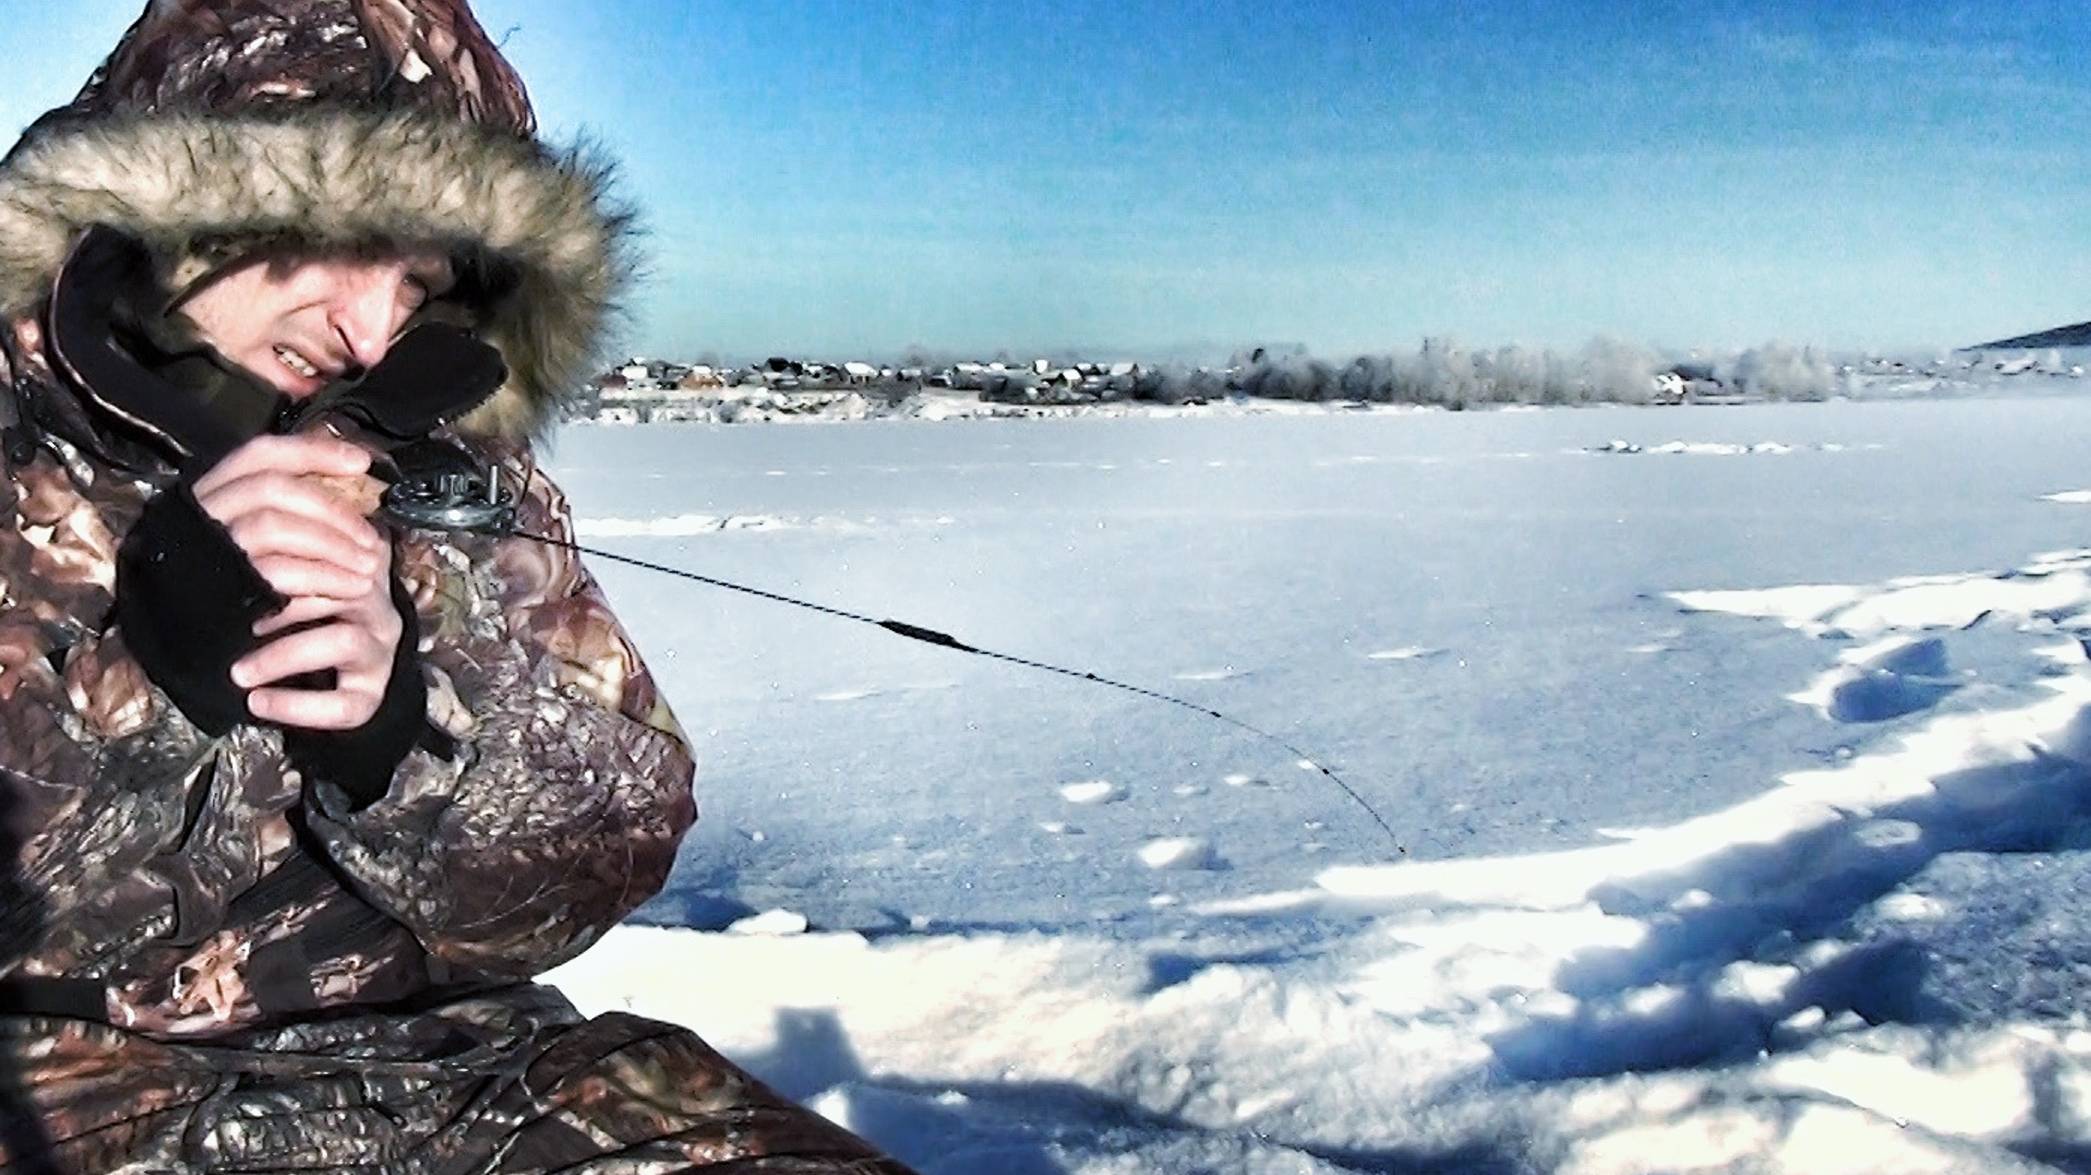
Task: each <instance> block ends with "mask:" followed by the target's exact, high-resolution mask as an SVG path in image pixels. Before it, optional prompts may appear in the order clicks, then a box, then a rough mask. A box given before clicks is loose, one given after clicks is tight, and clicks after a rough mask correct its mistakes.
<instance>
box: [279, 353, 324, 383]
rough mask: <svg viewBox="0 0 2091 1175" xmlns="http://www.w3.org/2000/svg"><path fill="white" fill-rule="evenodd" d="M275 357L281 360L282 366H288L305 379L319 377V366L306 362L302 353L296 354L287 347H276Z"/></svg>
mask: <svg viewBox="0 0 2091 1175" xmlns="http://www.w3.org/2000/svg"><path fill="white" fill-rule="evenodd" d="M276 358H278V359H281V360H282V361H283V366H285V367H288V368H290V369H291V370H292V371H295V372H297V373H298V374H299V375H302V376H304V377H305V378H306V379H318V378H319V368H317V367H314V366H313V365H312V364H310V363H307V362H306V361H305V357H304V356H303V355H300V354H298V353H297V352H296V351H293V350H291V349H290V348H289V347H278V348H276Z"/></svg>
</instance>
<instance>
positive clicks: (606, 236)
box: [0, 105, 633, 437]
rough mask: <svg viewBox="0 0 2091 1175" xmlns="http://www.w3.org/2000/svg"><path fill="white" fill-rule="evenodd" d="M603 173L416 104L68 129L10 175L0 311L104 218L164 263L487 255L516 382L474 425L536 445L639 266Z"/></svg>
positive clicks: (3, 192)
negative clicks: (408, 246) (238, 246)
mask: <svg viewBox="0 0 2091 1175" xmlns="http://www.w3.org/2000/svg"><path fill="white" fill-rule="evenodd" d="M608 181H609V167H608V165H607V164H606V163H604V162H603V161H601V160H599V159H596V158H593V157H591V156H590V155H589V154H588V153H587V152H585V151H581V150H574V151H567V152H558V151H554V150H551V149H548V148H546V147H544V146H542V145H540V144H538V143H537V142H535V141H533V140H529V139H524V138H521V137H518V136H515V135H512V134H508V133H504V132H501V131H498V130H494V129H491V128H487V127H483V126H479V125H475V124H472V123H467V122H462V121H458V120H455V119H445V118H441V117H438V116H436V115H433V114H431V113H426V112H423V111H420V110H413V109H398V110H392V111H378V110H372V109H368V108H356V107H348V106H333V105H313V106H307V107H304V108H294V109H291V110H286V111H280V112H271V113H267V114H261V115H245V116H238V117H226V116H222V115H196V114H175V115H146V116H129V117H115V118H105V119H97V120H94V121H88V122H82V121H74V120H64V121H59V122H55V123H51V124H49V125H44V126H40V127H38V128H36V129H35V130H33V131H32V132H31V135H30V137H29V138H27V139H25V140H24V141H23V142H22V143H21V144H20V145H18V146H17V147H16V148H15V150H14V152H13V153H12V154H11V155H10V156H9V157H8V159H7V161H6V163H5V164H4V166H0V315H5V316H7V317H9V318H13V317H16V316H20V315H22V314H25V313H29V312H32V311H33V310H34V309H35V308H36V307H37V306H38V305H39V304H40V303H41V301H42V300H43V299H44V297H45V296H46V295H47V293H48V292H49V289H50V284H51V279H52V277H53V276H54V275H55V274H56V272H57V270H58V267H59V264H60V262H62V261H63V260H64V258H65V256H66V253H67V251H68V249H69V248H70V247H71V244H72V241H73V239H74V238H75V237H76V236H77V235H78V234H79V233H80V232H81V231H82V230H84V229H85V228H87V227H88V226H90V225H94V224H106V225H109V226H111V227H114V228H118V229H121V230H123V231H126V232H128V233H131V234H133V235H136V236H138V237H139V238H141V239H143V240H144V241H145V242H146V243H147V244H148V245H149V246H150V247H152V248H153V249H154V251H155V252H156V253H159V254H160V255H162V256H182V255H185V254H190V253H192V252H194V251H195V249H196V248H197V246H198V245H199V244H202V243H208V242H211V241H213V240H223V239H225V238H235V239H236V238H242V237H258V238H266V239H270V240H272V241H276V242H289V243H296V244H299V245H306V246H313V247H319V248H332V247H347V248H354V247H359V246H368V245H372V244H381V243H390V244H402V243H433V244H437V245H441V246H443V247H446V248H452V249H460V250H467V251H480V252H483V254H484V255H486V256H488V257H490V258H491V259H493V260H494V261H496V262H497V263H498V264H499V265H500V266H501V267H502V268H503V269H504V270H506V271H507V276H508V277H509V278H510V280H509V281H507V282H505V283H504V287H503V290H502V292H501V294H500V295H499V297H498V298H496V299H495V300H494V301H493V302H492V304H490V305H488V306H486V307H483V308H482V313H481V316H480V333H481V334H482V336H483V337H484V338H486V339H487V341H488V342H490V343H492V344H493V345H494V346H495V347H497V348H498V349H499V350H500V351H501V352H502V355H503V357H504V358H505V359H506V360H507V362H508V366H509V370H510V376H509V381H508V383H507V385H506V386H504V387H503V388H502V389H501V391H500V392H499V393H497V394H496V396H495V397H494V399H493V400H492V401H490V402H489V403H488V404H487V405H486V406H485V407H483V408H481V409H480V410H479V411H477V412H475V413H474V414H473V415H472V416H471V417H470V418H468V419H467V420H466V421H465V422H464V426H465V427H466V428H467V429H468V430H469V431H475V432H482V433H492V434H498V435H503V436H510V437H521V436H526V435H531V434H534V433H537V432H540V431H542V430H543V429H544V428H545V427H546V426H547V425H548V424H549V423H550V422H551V421H552V419H553V418H554V416H555V415H556V410H557V409H558V407H559V406H560V405H562V404H563V403H565V402H566V401H567V400H568V399H569V398H570V397H571V396H572V395H573V392H574V389H575V388H576V387H577V386H578V384H579V382H580V381H581V380H582V379H583V378H584V377H585V375H586V372H587V368H588V365H589V361H590V360H591V359H592V358H593V357H594V353H595V350H596V347H597V346H598V345H599V343H600V341H601V335H602V333H603V331H604V329H605V326H606V324H607V321H608V319H609V317H610V315H611V314H612V313H613V308H614V306H615V303H616V300H617V297H618V295H619V293H620V291H621V289H622V287H623V286H624V284H625V282H626V281H627V279H628V278H629V276H630V274H631V272H632V268H633V262H632V258H631V253H630V248H629V239H630V226H629V217H628V216H627V214H626V213H625V212H623V211H622V210H621V209H619V208H618V207H617V206H616V204H615V202H614V201H613V200H612V198H611V197H610V195H609V192H608V190H607V189H608Z"/></svg>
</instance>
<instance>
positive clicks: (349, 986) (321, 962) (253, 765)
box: [0, 386, 905, 1173]
mask: <svg viewBox="0 0 2091 1175" xmlns="http://www.w3.org/2000/svg"><path fill="white" fill-rule="evenodd" d="M40 394H41V396H42V397H44V398H46V399H48V398H49V397H55V396H60V395H63V394H64V393H63V392H62V391H61V390H60V389H59V388H57V387H56V386H47V387H45V388H43V389H42V390H41V393H40ZM466 443H468V444H470V445H472V446H473V447H474V448H475V449H476V450H477V451H478V452H479V454H480V455H481V456H482V457H484V458H485V459H487V460H489V461H492V462H496V463H498V464H499V465H500V466H501V468H502V469H503V470H504V475H505V476H506V477H507V478H508V479H509V480H510V482H511V483H512V484H516V485H520V486H524V487H526V490H525V493H524V494H523V498H522V503H521V520H520V522H521V525H522V526H523V527H524V528H526V529H528V530H531V531H535V532H537V533H541V534H547V535H551V536H554V537H559V538H565V537H567V536H568V535H569V534H570V522H569V519H568V515H567V509H566V505H565V502H564V500H563V498H562V496H561V495H560V493H559V491H558V489H557V488H556V487H555V486H554V485H553V484H552V483H551V482H550V481H549V480H548V479H547V478H546V477H545V476H544V475H543V473H542V472H541V471H539V470H538V469H537V468H536V466H535V463H534V460H533V458H532V455H531V451H530V449H529V447H528V446H527V444H525V443H523V442H521V441H515V440H495V439H486V438H479V439H473V440H470V441H468V442H466ZM150 473H151V471H147V473H146V474H138V473H135V472H131V471H126V470H123V469H119V468H116V467H114V466H111V465H109V464H107V463H104V462H99V461H97V460H95V459H92V458H91V457H89V456H87V455H86V454H85V453H84V452H83V451H82V450H81V449H80V448H78V447H76V446H73V445H71V444H68V443H67V442H65V441H63V440H61V439H58V438H56V437H49V438H47V439H46V441H45V444H44V446H43V447H42V448H41V449H39V450H38V451H37V452H36V454H35V456H34V459H33V460H32V461H30V462H28V463H26V464H24V465H20V466H17V467H15V468H13V469H11V471H10V476H9V478H8V479H7V480H6V481H5V482H4V483H0V822H4V827H0V832H4V833H5V836H4V840H5V842H6V843H7V844H11V845H14V846H18V848H19V851H18V852H17V853H16V854H15V868H14V874H13V876H12V877H10V878H9V879H8V883H9V884H8V886H7V888H6V889H5V891H4V893H5V896H6V898H7V901H6V906H5V917H4V920H0V993H4V992H6V991H12V992H15V993H17V998H16V1001H15V1003H14V1004H12V1005H11V1004H10V1003H9V1000H8V997H7V996H6V995H5V994H0V1008H5V1007H12V1008H13V1010H11V1011H8V1012H0V1095H6V1096H4V1097H0V1116H5V1115H6V1114H7V1113H8V1112H9V1109H10V1107H9V1106H8V1105H7V1104H6V1101H7V1100H9V1099H11V1100H14V1101H17V1102H20V1103H22V1104H21V1105H20V1106H17V1107H13V1109H14V1112H15V1113H16V1114H17V1115H18V1116H26V1120H25V1121H17V1122H15V1123H14V1124H13V1125H12V1126H11V1127H9V1128H7V1129H4V1130H0V1160H4V1161H5V1164H6V1165H10V1166H11V1168H12V1169H20V1170H60V1171H81V1172H109V1171H141V1172H142V1171H175V1172H189V1171H199V1172H200V1171H251V1172H266V1171H292V1170H298V1171H310V1170H365V1171H397V1172H439V1171H440V1172H451V1171H486V1172H539V1171H560V1170H567V1171H617V1172H655V1171H678V1170H689V1169H693V1168H696V1169H703V1168H716V1169H719V1170H722V1171H724V1170H730V1171H748V1172H757V1171H778V1172H802V1171H803V1172H811V1171H824V1172H889V1173H890V1172H901V1171H904V1170H905V1168H903V1167H902V1166H900V1165H899V1164H897V1163H894V1162H892V1161H891V1160H887V1159H881V1158H879V1157H878V1156H877V1155H876V1154H875V1153H874V1152H872V1151H871V1150H870V1149H869V1148H868V1147H867V1146H865V1144H863V1143H862V1142H861V1141H859V1140H857V1139H855V1138H854V1137H853V1136H851V1135H849V1134H848V1133H846V1132H845V1131H843V1130H841V1129H840V1128H837V1127H835V1126H833V1125H831V1124H829V1123H827V1122H825V1121H824V1120H822V1119H820V1118H819V1117H818V1116H816V1115H814V1114H812V1113H810V1112H809V1111H806V1110H805V1109H803V1108H801V1107H799V1106H796V1105H794V1104H793V1103H791V1102H790V1101H788V1100H787V1099H784V1098H781V1097H779V1096H778V1095H776V1094H775V1093H773V1092H771V1091H770V1090H768V1089H766V1088H764V1087H763V1086H761V1085H760V1084H759V1083H757V1082H756V1081H755V1080H754V1079H753V1078H751V1077H749V1076H748V1075H747V1074H746V1073H744V1072H742V1071H741V1070H739V1069H737V1068H735V1067H734V1066H733V1065H732V1064H731V1063H729V1062H728V1061H726V1060H725V1059H724V1058H722V1057H720V1056H719V1055H718V1054H717V1053H715V1052H713V1051H712V1050H711V1049H709V1048H708V1047H707V1046H705V1045H704V1044H703V1043H702V1042H701V1041H700V1040H698V1039H697V1038H696V1037H695V1036H693V1035H692V1034H690V1033H688V1032H686V1031H684V1030H681V1029H677V1028H673V1027H670V1026H667V1025H663V1024H658V1023H654V1022H650V1021H646V1020H641V1019H638V1018H636V1017H631V1016H624V1015H611V1016H604V1017H599V1018H597V1019H594V1020H583V1019H582V1017H580V1016H579V1015H578V1014H577V1013H576V1012H574V1010H573V1009H572V1007H571V1006H570V1005H568V1004H567V1003H566V1002H565V1001H564V999H563V998H561V997H560V996H559V995H558V994H557V993H556V992H553V991H551V990H549V989H546V988H542V987H537V986H534V985H531V984H529V983H528V982H527V981H528V979H529V977H531V976H532V975H535V974H537V973H538V972H540V971H542V970H544V969H546V968H548V967H550V966H552V965H554V964H556V963H558V962H561V961H563V960H565V959H568V958H571V957H572V956H574V955H575V954H578V953H579V952H580V951H581V950H583V949H585V948H586V947H587V946H588V945H589V944H590V943H592V942H593V941H595V939H596V938H597V937H598V936H599V935H600V934H601V933H602V931H603V930H605V929H606V928H608V927H609V926H611V925H613V924H615V923H616V922H617V920H618V919H620V918H621V917H623V916H624V915H625V914H626V913H627V912H629V911H630V910H631V909H632V908H633V907H634V906H636V905H637V904H638V903H639V902H641V901H643V900H644V899H645V898H646V897H647V896H649V895H651V894H652V893H654V892H655V891H656V890H658V889H659V888H660V886H661V884H662V882H663V880H664V879H665V878H666V876H667V872H668V869H669V867H670V865H671V863H672V862H673V859H674V854H675V849H676V846H677V844H678V843H679V841H680V839H681V837H682V835H683V833H684V831H685V830H686V829H687V828H688V826H689V824H690V823H691V821H692V820H693V819H694V818H695V809H694V805H693V803H692V800H691V798H690V779H691V773H692V769H691V763H690V759H689V754H688V750H687V745H686V742H685V740H684V738H683V735H682V733H681V731H680V729H679V728H678V726H677V725H676V722H675V719H674V717H673V716H672V715H671V714H670V713H669V711H668V708H667V706H666V705H665V704H664V703H663V702H662V700H661V698H660V695H659V692H658V691H657V690H656V688H655V686H654V683H653V680H652V678H651V676H650V675H649V674H648V673H647V671H646V668H645V666H644V664H643V663H642V662H641V661H640V659H639V657H638V656H637V654H636V653H635V651H634V650H633V648H632V646H631V643H630V641H629V640H628V639H627V638H626V637H625V635H624V633H623V631H622V629H621V628H620V626H619V625H618V624H617V622H616V620H615V618H614V617H613V616H612V614H611V612H610V610H609V608H608V606H607V604H606V603H605V601H604V599H603V596H602V594H601V592H600V590H599V589H598V588H597V586H596V585H595V583H594V581H593V580H592V579H591V578H590V577H589V575H588V574H587V572H586V571H585V570H584V569H583V568H582V567H581V565H580V563H579V562H578V561H577V559H576V558H575V557H574V556H573V554H572V553H571V552H570V551H565V550H561V549H558V548H555V547H548V546H544V545H542V544H538V543H535V542H530V541H527V540H522V539H495V538H491V537H484V536H442V535H433V534H428V533H421V532H416V533H411V534H398V535H396V536H395V567H396V570H397V573H398V574H399V576H400V577H401V580H402V582H403V583H404V584H405V585H406V586H407V587H408V589H409V590H410V592H411V594H412V596H413V598H414V600H415V602H416V608H417V611H418V613H419V616H420V622H421V631H422V647H421V650H420V656H421V664H422V669H423V672H424V675H425V677H426V679H427V681H428V683H429V687H430V688H429V719H430V722H431V724H432V725H433V726H435V727H437V728H440V729H441V730H442V731H443V732H445V733H446V734H448V735H449V736H450V737H451V739H453V740H454V741H455V743H456V751H455V753H454V754H452V755H450V756H448V757H445V756H442V755H439V754H436V753H434V752H431V751H429V750H426V749H418V748H417V749H416V750H414V751H412V752H411V753H410V754H409V756H408V758H407V759H406V761H405V762H403V763H402V764H401V765H400V767H399V769H398V771H397V772H396V774H395V776H394V779H393V782H392V787H391V790H390V792H389V793H388V794H387V795H386V796H384V798H382V799H380V800H379V801H377V802H376V803H374V804H372V805H370V806H369V807H366V808H363V809H361V810H351V807H350V805H348V804H347V802H346V800H345V797H343V796H342V795H341V794H340V793H339V792H337V791H335V790H334V789H333V788H332V787H331V786H330V785H325V784H314V783H308V781H306V780H303V779H301V778H300V777H299V774H298V772H297V771H295V770H294V769H292V768H291V767H290V766H289V765H288V762H287V760H286V758H285V756H284V754H283V748H282V742H281V736H280V735H279V734H278V733H277V732H275V731H274V730H271V729H266V728H262V727H257V726H241V727H236V728H235V729H234V730H233V731H232V732H231V733H229V734H227V735H226V736H225V737H223V738H219V739H210V738H206V737H204V736H203V735H201V734H200V733H199V732H198V731H197V730H196V729H195V728H194V727H193V726H191V725H190V724H189V723H188V721H187V720H186V719H184V718H183V716H182V715H181V714H180V712H179V711H178V710H176V709H175V708H174V707H173V706H172V705H171V704H170V703H169V702H168V701H167V699H166V697H165V696H164V695H163V694H162V693H160V691H159V690H158V689H157V688H155V687H154V686H153V685H152V684H151V683H150V682H149V681H148V680H147V679H146V677H145V675H144V674H143V672H142V671H140V670H139V668H138V666H137V664H136V662H135V661H133V660H132V659H131V658H130V656H129V655H128V653H126V651H125V648H124V642H123V634H122V632H121V631H120V630H118V629H114V628H110V627H107V617H108V616H109V614H110V609H111V594H110V593H111V591H112V587H113V584H114V574H113V561H114V558H115V552H116V547H117V544H118V543H119V542H120V541H121V538H122V535H123V534H124V532H125V531H126V529H127V528H128V527H129V526H130V525H131V524H132V522H133V521H135V519H136V518H137V516H138V513H139V511H140V509H141V508H142V506H143V503H144V502H145V501H146V500H147V499H148V498H149V496H150V495H151V493H152V492H153V489H154V480H153V477H152V476H150ZM430 741H440V740H430ZM54 990H55V991H61V992H64V993H67V994H68V995H69V996H72V997H78V996H79V995H80V993H82V992H85V993H87V995H88V998H89V999H90V1002H92V1003H93V1004H94V1006H93V1007H92V1008H90V1009H88V1010H86V1011H85V1012H75V1013H74V1014H71V1015H67V1016H54V1015H50V1014H44V1013H47V1012H48V1011H49V1010H48V1009H46V1008H41V1007H38V1006H36V1003H37V1000H39V999H42V998H47V997H48V994H49V993H50V992H52V991H54ZM23 992H26V993H28V994H27V997H26V999H27V1006H26V1007H25V1006H23V1004H22V997H21V996H20V993H23ZM39 993H43V994H41V995H40V994H39ZM10 1087H11V1089H12V1093H11V1094H10V1093H9V1092H8V1091H9V1089H10Z"/></svg>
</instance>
